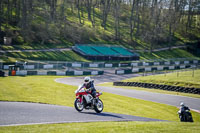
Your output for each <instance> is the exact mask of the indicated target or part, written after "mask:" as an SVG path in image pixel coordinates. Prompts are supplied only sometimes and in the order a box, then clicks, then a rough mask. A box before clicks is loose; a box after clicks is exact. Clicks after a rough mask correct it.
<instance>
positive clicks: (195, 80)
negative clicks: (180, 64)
mask: <svg viewBox="0 0 200 133" xmlns="http://www.w3.org/2000/svg"><path fill="white" fill-rule="evenodd" d="M124 81H126V82H144V83H155V84H166V85H175V86H183V87H196V88H200V70H199V69H197V70H190V71H188V70H187V71H180V72H179V71H175V72H172V73H167V74H160V75H151V76H145V77H135V78H130V79H127V80H124Z"/></svg>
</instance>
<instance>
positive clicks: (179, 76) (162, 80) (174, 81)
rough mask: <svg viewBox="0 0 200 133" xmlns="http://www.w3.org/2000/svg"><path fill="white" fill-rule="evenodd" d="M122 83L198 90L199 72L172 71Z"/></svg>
mask: <svg viewBox="0 0 200 133" xmlns="http://www.w3.org/2000/svg"><path fill="white" fill-rule="evenodd" d="M122 81H124V82H142V83H154V84H165V85H173V86H183V87H197V88H200V70H199V69H196V70H187V71H186V70H183V71H181V72H178V71H174V72H172V73H168V74H160V75H151V76H143V77H134V78H130V79H126V80H122ZM98 85H99V86H107V87H115V88H123V89H135V90H141V91H149V92H156V93H164V94H173V95H181V96H188V97H194V98H200V95H198V94H190V93H181V92H174V91H166V90H159V89H148V88H142V87H131V86H113V83H104V84H98Z"/></svg>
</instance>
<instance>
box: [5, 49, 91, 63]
mask: <svg viewBox="0 0 200 133" xmlns="http://www.w3.org/2000/svg"><path fill="white" fill-rule="evenodd" d="M5 56H7V58H4V59H3V60H4V61H7V62H9V61H10V60H15V61H16V60H22V59H23V60H51V61H79V62H88V60H86V59H85V58H83V57H82V56H79V55H78V54H76V53H74V52H73V51H55V52H12V53H6V55H5Z"/></svg>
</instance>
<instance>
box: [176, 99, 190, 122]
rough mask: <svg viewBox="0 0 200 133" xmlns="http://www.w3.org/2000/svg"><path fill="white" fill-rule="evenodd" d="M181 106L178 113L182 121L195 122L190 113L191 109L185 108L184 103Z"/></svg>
mask: <svg viewBox="0 0 200 133" xmlns="http://www.w3.org/2000/svg"><path fill="white" fill-rule="evenodd" d="M180 106H181V107H180V110H179V111H178V114H179V117H180V121H184V122H193V119H192V115H191V113H190V112H189V111H190V109H189V107H187V106H185V103H184V102H181V103H180Z"/></svg>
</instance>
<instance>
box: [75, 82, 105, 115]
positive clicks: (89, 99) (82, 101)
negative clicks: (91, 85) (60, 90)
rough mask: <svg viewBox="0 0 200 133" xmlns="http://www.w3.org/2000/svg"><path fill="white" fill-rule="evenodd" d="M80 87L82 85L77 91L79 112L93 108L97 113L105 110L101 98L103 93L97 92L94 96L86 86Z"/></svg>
mask: <svg viewBox="0 0 200 133" xmlns="http://www.w3.org/2000/svg"><path fill="white" fill-rule="evenodd" d="M80 87H81V86H79V87H78V89H77V90H76V91H75V94H76V100H75V102H74V107H75V109H76V110H77V111H79V112H81V111H82V110H83V109H92V110H95V111H96V112H97V113H101V112H102V111H103V102H102V101H101V100H100V99H99V96H100V95H102V93H100V92H96V98H93V96H92V95H91V92H90V91H89V92H87V91H86V89H85V88H82V89H80Z"/></svg>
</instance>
